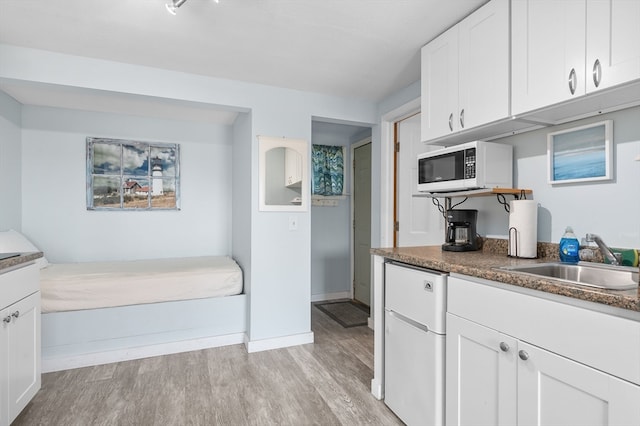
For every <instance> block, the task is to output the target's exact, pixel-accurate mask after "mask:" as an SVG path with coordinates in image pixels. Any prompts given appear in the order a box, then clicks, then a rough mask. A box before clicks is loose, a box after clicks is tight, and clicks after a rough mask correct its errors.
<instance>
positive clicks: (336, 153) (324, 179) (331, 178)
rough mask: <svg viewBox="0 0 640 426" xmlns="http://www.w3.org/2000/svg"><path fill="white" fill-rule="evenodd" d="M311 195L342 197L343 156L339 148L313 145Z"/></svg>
mask: <svg viewBox="0 0 640 426" xmlns="http://www.w3.org/2000/svg"><path fill="white" fill-rule="evenodd" d="M311 162H312V163H313V189H312V191H313V195H342V188H343V185H344V154H343V152H342V147H341V146H332V145H313V148H312V150H311Z"/></svg>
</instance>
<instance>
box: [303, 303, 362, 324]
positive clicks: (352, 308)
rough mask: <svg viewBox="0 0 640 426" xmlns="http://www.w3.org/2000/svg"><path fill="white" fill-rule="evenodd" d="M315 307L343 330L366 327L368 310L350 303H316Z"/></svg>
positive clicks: (357, 304)
mask: <svg viewBox="0 0 640 426" xmlns="http://www.w3.org/2000/svg"><path fill="white" fill-rule="evenodd" d="M315 307H316V308H318V309H320V310H321V311H322V312H324V313H325V314H327V315H329V317H331V318H332V319H333V320H334V321H335V322H337V323H338V324H340V325H341V326H343V327H344V328H350V327H360V326H363V325H367V320H368V318H369V308H367V307H366V306H364V305H361V304H359V303H354V302H352V301H346V302H325V303H316V304H315Z"/></svg>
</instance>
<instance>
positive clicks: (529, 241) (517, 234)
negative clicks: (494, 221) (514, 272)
mask: <svg viewBox="0 0 640 426" xmlns="http://www.w3.org/2000/svg"><path fill="white" fill-rule="evenodd" d="M509 256H514V257H528V258H535V257H537V256H538V202H537V201H534V200H514V201H510V202H509Z"/></svg>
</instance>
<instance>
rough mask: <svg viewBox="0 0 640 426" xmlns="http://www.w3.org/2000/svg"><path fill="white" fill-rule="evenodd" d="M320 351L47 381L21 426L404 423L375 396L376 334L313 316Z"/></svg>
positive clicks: (153, 362)
mask: <svg viewBox="0 0 640 426" xmlns="http://www.w3.org/2000/svg"><path fill="white" fill-rule="evenodd" d="M311 322H312V330H313V331H314V334H315V343H313V344H309V345H303V346H295V347H291V348H285V349H276V350H272V351H265V352H257V353H252V354H247V352H246V350H245V348H244V345H233V346H226V347H222V348H214V349H206V350H200V351H194V352H187V353H182V354H175V355H165V356H160V357H153V358H146V359H141V360H135V361H126V362H119V363H115V364H108V365H102V366H96V367H86V368H78V369H74V370H66V371H60V372H56V373H47V374H44V375H43V376H42V389H41V390H40V391H39V392H38V394H37V395H36V397H35V398H34V399H33V401H32V402H31V403H29V405H28V406H27V407H26V408H25V410H24V411H23V412H22V413H21V414H20V415H19V416H18V418H17V419H16V420H15V421H14V423H13V424H12V425H13V426H22V425H65V426H67V425H69V426H71V425H82V426H86V425H163V426H164V425H311V424H317V425H340V424H342V425H360V424H373V425H401V424H402V422H401V421H400V420H399V419H398V418H397V417H396V416H395V415H394V414H393V413H392V412H391V411H390V410H389V409H388V408H387V407H386V406H385V405H384V403H383V402H382V401H378V400H376V399H375V398H374V397H373V395H371V393H370V386H371V378H372V377H373V332H372V331H371V330H370V329H369V328H368V327H354V328H342V326H340V325H339V324H337V323H336V322H335V321H333V320H332V319H331V318H329V317H328V316H326V315H325V314H324V313H323V312H321V311H320V310H318V309H317V308H315V307H312V308H311Z"/></svg>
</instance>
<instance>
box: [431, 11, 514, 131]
mask: <svg viewBox="0 0 640 426" xmlns="http://www.w3.org/2000/svg"><path fill="white" fill-rule="evenodd" d="M508 116H509V2H508V0H492V1H491V2H489V3H487V4H486V5H484V6H483V7H481V8H480V9H478V10H477V11H475V12H474V13H472V14H471V15H469V16H468V17H467V18H465V19H464V20H463V21H461V22H460V23H459V24H457V25H456V26H454V27H452V28H451V29H449V30H448V31H446V32H445V33H443V34H442V35H440V36H439V37H438V38H436V39H435V40H433V41H432V42H430V43H428V44H427V45H425V46H424V47H423V48H422V123H421V124H422V125H421V131H422V140H423V141H428V140H431V139H435V138H439V137H442V136H445V135H448V134H453V133H456V132H460V131H464V130H468V129H471V128H473V127H476V126H479V125H482V124H486V123H490V122H493V121H497V120H500V119H503V118H506V117H508Z"/></svg>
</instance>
